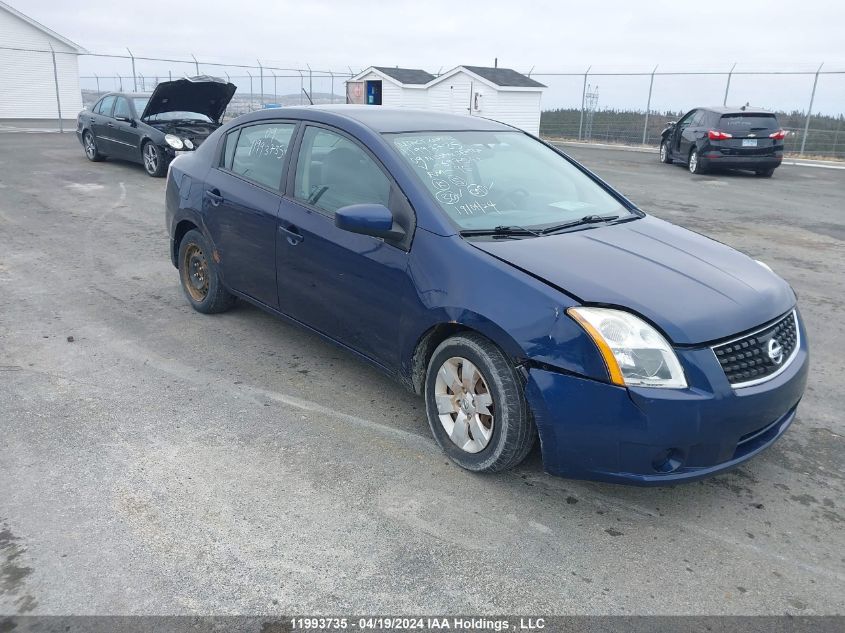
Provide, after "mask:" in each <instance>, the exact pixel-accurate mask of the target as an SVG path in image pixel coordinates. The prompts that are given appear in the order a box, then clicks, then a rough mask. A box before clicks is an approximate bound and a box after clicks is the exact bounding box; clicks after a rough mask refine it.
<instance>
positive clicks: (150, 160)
mask: <svg viewBox="0 0 845 633" xmlns="http://www.w3.org/2000/svg"><path fill="white" fill-rule="evenodd" d="M169 162H170V161H169V160H168V158H167V156H166V155H165V153H164V152H163V151H162V150H161V148H160V147H159V146H158V145H156V144H155V143H153V142H152V141H147V142H146V143H144V144H143V145H142V146H141V163H142V164H143V165H144V171H146V172H147V174H148V175H150V176H152V177H153V178H161V177H162V176H164V174H166V173H167V165H168V163H169Z"/></svg>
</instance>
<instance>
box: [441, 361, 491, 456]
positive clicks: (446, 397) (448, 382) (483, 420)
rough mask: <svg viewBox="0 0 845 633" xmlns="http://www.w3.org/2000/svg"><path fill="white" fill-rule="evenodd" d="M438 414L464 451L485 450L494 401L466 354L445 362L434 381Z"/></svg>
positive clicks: (453, 439)
mask: <svg viewBox="0 0 845 633" xmlns="http://www.w3.org/2000/svg"><path fill="white" fill-rule="evenodd" d="M434 398H435V401H436V403H437V415H438V418H439V419H440V423H441V424H442V425H443V429H444V430H445V431H446V434H447V435H448V436H449V439H450V440H452V443H454V444H455V445H456V446H457V447H459V448H460V449H461V450H463V451H466V452H467V453H478V452H480V451H482V450H484V449H485V448H486V447H487V445H488V444H489V443H490V439H491V438H492V437H493V423H494V414H495V409H494V403H493V396H492V395H491V394H490V389H489V388H488V387H487V381H486V380H485V379H484V376H483V375H482V374H481V372H480V371H479V370H478V368H477V367H476V366H475V365H474V364H473V363H472V362H470V361H469V360H467V359H466V358H462V357H460V356H454V357H452V358H449V359H448V360H446V362H444V363H443V364H442V365H441V366H440V369H439V370H438V372H437V380H436V381H435V384H434Z"/></svg>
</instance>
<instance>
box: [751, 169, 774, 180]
mask: <svg viewBox="0 0 845 633" xmlns="http://www.w3.org/2000/svg"><path fill="white" fill-rule="evenodd" d="M754 173H755V174H757V175H758V176H759V177H760V178H771V177H772V174H774V173H775V168H774V167H770V168H769V169H758V170H757V171H755V172H754Z"/></svg>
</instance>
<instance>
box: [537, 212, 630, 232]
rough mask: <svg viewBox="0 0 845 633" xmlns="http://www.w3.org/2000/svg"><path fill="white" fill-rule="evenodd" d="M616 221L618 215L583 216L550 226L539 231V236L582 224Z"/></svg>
mask: <svg viewBox="0 0 845 633" xmlns="http://www.w3.org/2000/svg"><path fill="white" fill-rule="evenodd" d="M618 219H619V216H618V215H585V216H584V217H583V218H581V219H579V220H573V221H572V222H566V223H565V224H558V225H557V226H550V227H548V228H546V229H543V230H542V231H540V234H541V235H548V234H549V233H555V232H557V231H562V230H563V229H568V228H571V227H573V226H581V225H582V224H600V223H602V222H613V220H618Z"/></svg>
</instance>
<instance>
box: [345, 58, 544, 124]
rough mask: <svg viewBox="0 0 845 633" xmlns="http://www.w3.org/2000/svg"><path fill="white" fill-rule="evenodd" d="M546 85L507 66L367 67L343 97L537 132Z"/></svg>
mask: <svg viewBox="0 0 845 633" xmlns="http://www.w3.org/2000/svg"><path fill="white" fill-rule="evenodd" d="M545 87H546V86H544V85H543V84H541V83H539V82H537V81H534V80H533V79H531V78H530V77H527V76H526V75H523V74H521V73H518V72H516V71H515V70H511V69H510V68H487V67H483V66H458V67H457V68H453V69H452V70H450V71H449V72H447V73H444V74H442V75H440V76H439V77H436V76H434V75H431V74H429V73H427V72H426V71H424V70H418V69H412V68H387V67H383V66H371V67H370V68H367V69H366V70H365V71H363V72H361V73H359V74H358V75H356V76H355V77H353V78H352V79H350V80H349V81H348V82H347V84H346V97H347V101H348V102H349V103H364V104H369V105H388V106H398V107H405V108H425V109H431V110H439V111H442V112H452V113H454V114H468V115H470V116H482V117H485V118H488V119H494V120H496V121H501V122H502V123H507V124H509V125H513V126H515V127H518V128H520V129H523V130H525V131H526V132H530V133H531V134H539V132H540V98H541V97H542V94H543V89H544V88H545Z"/></svg>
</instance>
